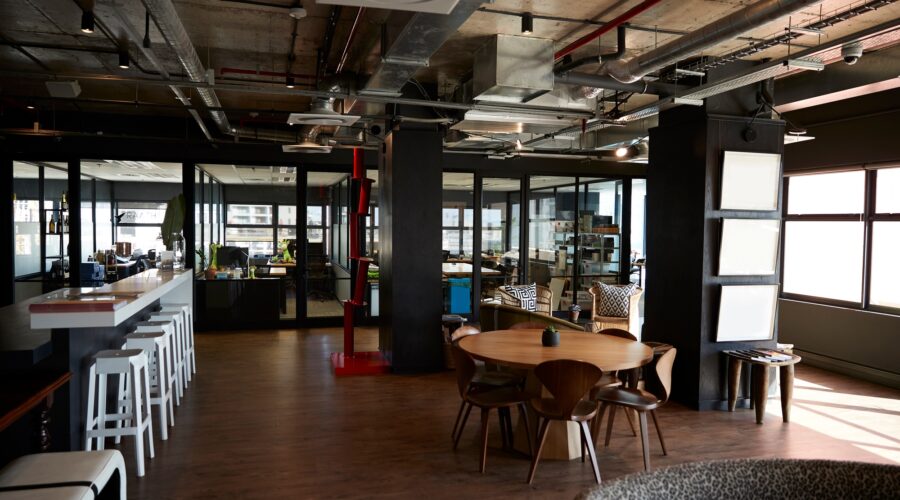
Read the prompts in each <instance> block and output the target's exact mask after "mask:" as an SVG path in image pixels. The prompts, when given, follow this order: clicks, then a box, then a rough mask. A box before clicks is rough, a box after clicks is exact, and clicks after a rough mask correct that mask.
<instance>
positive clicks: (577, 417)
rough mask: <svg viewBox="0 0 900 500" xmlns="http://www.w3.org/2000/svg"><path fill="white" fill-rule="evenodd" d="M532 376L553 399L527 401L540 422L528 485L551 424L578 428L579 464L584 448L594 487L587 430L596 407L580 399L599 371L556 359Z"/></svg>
mask: <svg viewBox="0 0 900 500" xmlns="http://www.w3.org/2000/svg"><path fill="white" fill-rule="evenodd" d="M534 374H535V376H537V378H538V380H540V381H541V383H542V384H543V385H544V387H546V388H547V390H548V391H550V394H551V395H552V396H553V397H552V398H544V397H540V398H532V399H531V407H532V408H533V409H534V411H535V413H537V415H538V420H539V421H540V426H539V429H540V430H539V431H538V438H537V441H538V445H537V452H535V453H534V455H533V458H532V459H531V470H529V471H528V484H531V483H532V481H534V473H535V471H536V470H537V465H538V461H540V458H541V450H542V449H543V448H544V441H545V440H546V439H547V428H548V427H549V426H550V421H551V420H561V421H564V422H576V423H578V425H579V427H580V428H581V448H582V449H581V452H582V460H583V459H584V455H583V454H584V449H585V448H587V450H588V454H589V455H590V457H591V465H592V466H593V467H594V479H596V480H597V484H600V469H599V468H598V467H597V455H596V453H595V451H594V446H593V443H594V440H593V439H592V438H591V430H590V428H589V427H588V421H590V420H591V419H593V418H594V417H595V416H596V415H597V409H598V405H597V402H596V401H591V400H586V399H584V397H585V396H587V395H588V391H590V390H591V388H592V387H594V384H596V383H597V380H599V379H600V377H601V376H602V375H603V370H601V369H600V368H597V367H596V366H594V365H592V364H590V363H585V362H584V361H575V360H570V359H559V360H553V361H544V362H543V363H541V364H539V365H537V367H535V369H534ZM541 419H543V420H541Z"/></svg>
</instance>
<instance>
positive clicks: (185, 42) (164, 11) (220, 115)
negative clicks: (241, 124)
mask: <svg viewBox="0 0 900 500" xmlns="http://www.w3.org/2000/svg"><path fill="white" fill-rule="evenodd" d="M141 1H142V2H143V4H144V7H146V8H147V12H149V13H150V17H151V18H152V19H153V22H154V23H156V27H157V28H158V29H159V32H160V34H162V36H163V38H165V40H166V42H167V43H168V44H169V46H170V47H171V48H172V50H173V51H174V52H175V55H176V57H178V62H180V63H181V66H182V67H183V68H184V70H185V72H186V73H187V75H188V78H190V79H191V81H193V82H203V81H206V78H207V76H206V68H204V67H203V64H202V63H201V62H200V57H199V56H198V55H197V51H196V49H194V45H193V44H192V43H191V39H190V37H189V36H188V34H187V31H186V30H185V29H184V25H183V24H182V23H181V19H180V18H179V17H178V12H177V11H176V10H175V5H174V4H173V3H172V0H141ZM114 8H116V9H117V10H118V7H114ZM197 94H199V95H200V99H201V100H203V103H204V104H206V105H207V106H209V107H213V108H218V107H221V106H222V105H221V103H220V102H219V98H218V97H217V96H216V92H215V91H214V90H212V89H209V88H198V89H197ZM210 116H211V117H212V119H213V121H214V122H215V123H216V126H217V127H218V128H219V131H220V132H222V133H223V134H231V133H232V131H231V125H230V124H229V123H228V116H226V115H225V113H224V112H222V111H210Z"/></svg>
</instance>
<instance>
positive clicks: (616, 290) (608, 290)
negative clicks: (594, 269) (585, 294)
mask: <svg viewBox="0 0 900 500" xmlns="http://www.w3.org/2000/svg"><path fill="white" fill-rule="evenodd" d="M598 285H600V307H599V310H598V311H597V314H598V315H600V316H616V317H618V318H627V317H628V306H629V303H630V302H631V300H630V299H631V296H632V295H634V292H635V290H636V289H637V285H635V284H634V283H629V284H627V285H618V286H614V285H607V284H606V283H598Z"/></svg>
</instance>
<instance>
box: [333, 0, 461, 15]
mask: <svg viewBox="0 0 900 500" xmlns="http://www.w3.org/2000/svg"><path fill="white" fill-rule="evenodd" d="M316 3H319V4H331V5H347V6H350V7H370V8H373V9H392V10H411V11H413V12H427V13H429V14H449V13H451V12H453V8H454V7H456V4H457V3H459V0H318V1H317V2H316Z"/></svg>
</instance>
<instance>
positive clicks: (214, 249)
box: [209, 243, 222, 269]
mask: <svg viewBox="0 0 900 500" xmlns="http://www.w3.org/2000/svg"><path fill="white" fill-rule="evenodd" d="M219 248H222V245H220V244H218V243H210V244H209V267H214V268H216V269H218V268H219V266H218V261H217V260H216V254H217V253H218V251H219Z"/></svg>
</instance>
